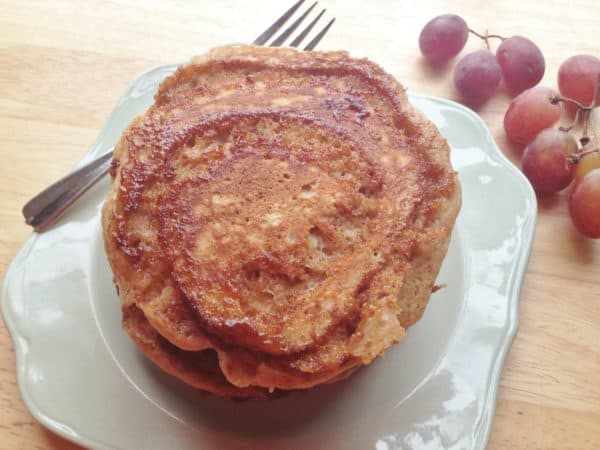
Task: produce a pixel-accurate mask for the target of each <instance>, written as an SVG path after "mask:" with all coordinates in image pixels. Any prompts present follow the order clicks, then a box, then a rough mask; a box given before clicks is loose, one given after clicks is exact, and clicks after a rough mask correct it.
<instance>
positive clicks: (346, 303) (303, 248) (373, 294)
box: [103, 46, 460, 397]
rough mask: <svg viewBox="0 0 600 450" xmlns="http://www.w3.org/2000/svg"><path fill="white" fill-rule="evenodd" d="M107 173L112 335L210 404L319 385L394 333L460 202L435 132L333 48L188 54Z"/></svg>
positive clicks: (413, 313) (373, 69) (423, 289)
mask: <svg viewBox="0 0 600 450" xmlns="http://www.w3.org/2000/svg"><path fill="white" fill-rule="evenodd" d="M111 175H112V189H111V191H110V193H109V195H108V198H107V201H106V203H105V205H104V208H103V230H104V241H105V247H106V252H107V255H108V259H109V262H110V264H111V267H112V269H113V273H114V279H115V283H116V285H117V287H118V290H119V295H120V298H121V301H122V309H123V317H124V319H123V322H124V328H125V329H126V330H127V331H128V333H129V334H130V335H131V337H132V338H133V340H134V341H135V342H136V343H137V344H138V346H139V348H140V349H141V350H142V351H143V352H144V353H145V354H146V355H147V356H148V357H149V358H150V359H151V360H153V361H154V362H155V363H156V364H157V365H159V366H160V367H161V368H163V369H164V370H165V371H167V372H169V373H171V374H173V375H175V376H176V377H178V378H180V379H182V380H183V381H185V382H187V383H189V384H191V385H193V386H196V387H198V388H200V389H204V390H207V391H210V392H214V393H216V394H220V395H224V396H236V397H257V396H265V395H269V393H271V392H273V391H274V390H293V389H305V388H309V387H311V386H315V385H317V384H322V383H328V382H332V381H335V380H337V379H339V378H341V377H344V376H346V375H348V374H349V373H350V372H351V371H353V370H354V369H356V368H358V367H360V366H361V365H365V364H368V363H370V362H371V361H372V360H373V359H374V358H376V357H377V356H378V355H381V354H382V353H384V352H385V350H386V349H387V348H389V347H390V346H391V345H392V344H394V343H397V342H399V341H400V340H401V339H402V337H403V336H404V333H405V329H406V328H407V327H409V326H410V325H412V324H413V323H414V322H416V321H417V320H418V319H419V318H420V317H421V315H422V314H423V310H424V308H425V305H426V304H427V301H428V299H429V296H430V294H431V290H432V287H433V284H434V280H435V277H436V275H437V273H438V271H439V267H440V265H441V262H442V260H443V258H444V255H445V253H446V249H447V246H448V242H449V238H450V233H451V231H452V226H453V224H454V220H455V218H456V215H457V213H458V209H459V206H460V188H459V184H458V180H457V177H456V175H455V172H454V171H453V169H452V167H451V165H450V162H449V148H448V145H447V143H446V141H445V139H444V138H443V137H442V136H441V135H440V133H439V132H438V130H437V129H436V128H435V126H434V125H433V124H432V123H431V122H429V121H428V120H426V119H425V118H424V117H423V116H422V115H421V114H420V113H419V112H417V111H416V110H415V109H414V108H413V107H412V106H411V105H410V104H409V103H408V100H407V97H406V95H405V93H404V90H403V89H402V87H401V86H400V84H399V83H398V82H397V81H396V80H394V79H393V78H392V77H391V76H390V75H388V74H386V73H385V72H384V71H383V70H382V69H381V68H380V67H379V66H377V65H375V64H373V63H372V62H370V61H368V60H365V59H353V58H351V57H349V56H348V54H347V53H345V52H329V53H323V52H300V51H296V50H293V49H282V48H263V47H251V46H241V47H221V48H216V49H213V50H211V51H210V52H209V53H208V54H207V55H205V56H201V57H196V58H194V59H192V61H191V62H190V63H189V64H187V65H186V66H184V67H182V68H180V69H178V70H177V72H176V73H175V74H173V75H172V76H170V77H169V78H167V79H166V80H165V81H164V82H163V83H162V85H161V86H160V88H159V90H158V92H157V94H156V96H155V102H154V104H153V105H152V106H151V107H150V108H149V109H148V111H146V113H144V114H143V115H141V116H140V117H138V118H136V119H135V120H134V121H133V122H132V123H131V124H130V126H129V127H128V128H127V129H126V130H125V132H124V133H123V136H122V137H121V140H120V141H119V143H118V145H117V146H116V148H115V154H114V159H113V165H112V169H111Z"/></svg>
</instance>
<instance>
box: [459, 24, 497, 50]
mask: <svg viewBox="0 0 600 450" xmlns="http://www.w3.org/2000/svg"><path fill="white" fill-rule="evenodd" d="M468 30H469V33H471V34H474V35H475V36H477V37H478V38H479V39H483V41H484V42H485V46H486V47H487V49H488V50H489V49H490V43H489V39H490V38H496V39H500V40H501V41H503V40H504V39H506V38H505V37H503V36H500V35H499V34H488V31H487V30H485V34H480V33H478V32H477V31H475V30H473V29H472V28H469V29H468Z"/></svg>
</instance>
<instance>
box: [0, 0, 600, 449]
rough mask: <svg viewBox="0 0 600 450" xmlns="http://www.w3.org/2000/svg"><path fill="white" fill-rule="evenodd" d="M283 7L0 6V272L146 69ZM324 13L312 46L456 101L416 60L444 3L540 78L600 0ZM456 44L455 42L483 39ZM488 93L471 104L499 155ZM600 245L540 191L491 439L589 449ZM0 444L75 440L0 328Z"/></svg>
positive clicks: (444, 79)
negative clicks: (35, 204) (540, 56)
mask: <svg viewBox="0 0 600 450" xmlns="http://www.w3.org/2000/svg"><path fill="white" fill-rule="evenodd" d="M287 3H290V2H287V1H286V2H281V1H275V0H273V1H268V0H253V1H251V2H243V1H241V0H235V1H234V0H221V1H219V2H209V1H205V2H202V1H195V2H188V1H183V0H180V1H177V0H173V1H166V0H152V1H144V2H139V1H134V0H114V1H108V2H107V1H100V0H88V1H85V2H81V1H76V0H55V1H35V0H27V1H6V0H2V1H0V152H1V158H0V159H1V160H2V161H3V163H2V164H0V229H1V230H2V233H1V234H0V271H1V272H2V273H4V271H5V270H6V267H7V265H8V263H9V262H10V260H11V259H12V257H13V256H14V254H15V253H16V251H17V250H18V248H19V246H20V245H21V243H22V242H23V241H24V240H25V238H26V237H27V236H28V235H29V233H30V230H29V228H28V227H26V226H25V225H24V223H23V219H22V217H21V214H20V209H21V206H22V205H23V204H24V202H25V201H26V200H27V199H29V198H30V197H31V196H32V195H33V194H35V193H37V192H38V191H39V190H40V189H42V188H43V187H45V186H46V185H47V184H48V183H50V182H52V181H54V180H55V179H56V178H58V177H59V176H61V175H63V174H65V173H66V172H68V171H69V169H70V168H71V167H72V166H73V165H74V163H75V162H76V161H77V160H78V159H79V158H80V157H81V156H82V155H83V154H84V152H85V151H86V149H87V148H88V147H89V146H90V144H91V143H92V142H93V140H94V138H95V136H96V135H97V133H98V130H99V129H100V128H101V127H102V125H103V122H104V121H105V120H106V118H107V117H108V115H109V114H110V112H111V110H112V108H113V106H114V105H115V103H116V101H117V99H118V97H119V95H120V94H121V93H122V91H123V90H124V89H125V88H126V86H127V85H128V84H129V83H130V82H131V81H132V80H133V79H134V78H135V76H136V75H138V74H139V73H140V72H142V71H144V70H145V69H147V68H149V67H151V66H153V65H156V64H161V63H165V62H173V61H184V60H186V59H188V58H189V57H190V55H192V54H194V53H199V52H203V51H204V50H206V49H208V48H210V47H212V46H215V45H219V44H223V43H231V42H247V41H250V40H251V39H252V38H253V37H255V35H256V34H258V33H259V32H260V31H262V29H264V28H265V27H266V26H267V25H268V23H269V22H270V21H271V18H272V17H275V16H276V15H277V14H279V13H280V12H281V11H282V10H283V9H284V7H285V6H286V4H287ZM322 3H323V5H324V6H326V7H327V8H328V10H329V11H330V12H335V15H336V17H337V22H336V24H335V26H334V27H333V29H332V31H331V32H330V33H329V35H328V36H327V38H326V39H325V40H324V41H323V43H322V45H321V47H320V48H322V49H338V48H344V49H348V50H350V52H351V53H352V54H353V55H355V56H368V57H369V58H371V59H373V60H374V61H377V62H379V63H380V64H382V65H383V66H384V67H385V69H386V70H388V71H390V72H391V73H393V74H394V75H395V76H396V77H397V78H398V79H399V80H400V81H401V82H402V83H403V84H404V85H406V86H407V87H408V88H409V89H411V90H414V91H419V92H424V93H429V94H433V95H439V96H443V97H447V98H451V99H455V97H456V94H455V92H454V90H453V88H452V71H451V65H450V67H448V68H447V69H445V70H442V71H441V72H435V71H432V70H430V69H429V68H428V67H427V66H426V65H424V64H423V61H422V59H421V57H420V54H419V51H418V48H417V39H418V34H419V31H420V29H421V27H422V26H423V25H424V24H425V22H427V20H429V19H430V18H431V17H433V16H435V15H437V14H441V13H446V12H456V13H459V14H461V15H463V16H464V17H465V18H466V19H467V21H468V22H469V25H470V26H471V27H473V28H475V29H477V30H481V31H483V30H485V29H486V28H489V29H490V32H495V33H499V34H503V35H511V34H523V35H526V36H528V37H529V38H531V39H532V40H534V41H535V42H537V43H538V44H539V46H540V47H541V49H542V51H543V52H544V54H545V56H546V63H547V69H546V75H545V77H544V80H543V84H546V85H549V86H555V85H556V70H557V68H558V65H559V64H560V63H561V61H562V60H564V59H565V58H566V57H568V56H570V55H572V54H575V53H592V54H596V56H600V54H599V53H600V48H599V47H598V38H597V34H598V23H600V2H597V1H595V0H572V1H570V2H562V1H558V0H547V1H545V2H542V3H541V2H538V1H534V0H501V1H500V0H491V1H488V2H481V1H477V0H456V1H454V2H453V6H452V7H451V8H452V11H449V10H448V8H449V7H448V6H446V3H447V2H445V1H442V0H435V1H429V2H420V1H406V2H396V1H392V0H389V1H383V0H382V1H377V2H376V1H373V2H365V1H364V0H349V1H341V0H339V1H333V0H323V1H322ZM481 47H482V43H481V42H478V41H477V40H475V39H470V40H469V43H468V44H467V50H468V49H476V48H481ZM509 101H510V97H509V95H508V94H507V92H506V91H505V89H504V88H502V87H501V89H500V91H499V92H498V94H497V95H496V96H495V97H494V98H493V99H492V100H491V101H489V102H488V103H487V104H485V105H484V106H483V107H482V108H480V110H479V113H480V115H481V116H482V117H483V119H484V120H485V121H486V123H487V124H488V126H489V127H490V129H491V130H492V133H493V135H494V137H495V139H496V141H497V142H498V144H499V145H500V147H501V148H502V149H503V151H504V152H505V154H506V155H507V156H509V158H511V159H512V160H513V161H518V159H519V152H520V149H519V148H517V147H515V146H512V145H511V144H510V143H508V142H507V140H506V138H505V136H504V133H503V131H502V117H503V114H504V111H505V110H506V107H507V105H508V103H509ZM599 424H600V242H598V241H591V240H587V239H584V238H582V237H581V236H580V235H578V234H577V233H576V232H575V231H574V230H573V228H572V226H571V224H570V221H569V217H568V214H567V212H566V195H565V194H561V195H558V196H555V197H553V198H550V199H544V200H541V201H540V212H539V217H538V226H537V234H536V238H535V242H534V246H533V252H532V255H531V260H530V263H529V267H528V271H527V276H526V278H525V283H524V286H523V291H522V295H521V306H520V329H519V333H518V335H517V338H516V340H515V342H514V345H513V347H512V349H511V351H510V354H509V356H508V359H507V361H506V366H505V369H504V372H503V375H502V380H501V387H500V391H499V395H498V404H497V409H496V414H495V419H494V426H493V430H492V434H491V438H490V442H489V448H490V449H504V448H512V449H597V448H600V426H598V425H599ZM0 448H2V449H38V448H39V449H73V448H78V447H76V446H74V445H72V444H69V443H67V442H66V441H64V440H62V439H61V438H59V437H57V436H55V435H53V434H52V433H51V432H49V431H46V430H45V429H43V428H42V427H41V426H40V425H39V424H37V423H36V422H35V420H34V419H33V418H32V417H31V415H30V414H29V413H28V412H27V411H26V409H25V407H24V405H23V403H22V401H21V399H20V396H19V392H18V389H17V382H16V376H15V360H14V353H13V348H12V344H11V340H10V338H9V336H8V333H7V331H6V329H5V328H4V326H3V325H2V326H0Z"/></svg>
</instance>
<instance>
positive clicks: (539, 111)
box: [504, 86, 561, 145]
mask: <svg viewBox="0 0 600 450" xmlns="http://www.w3.org/2000/svg"><path fill="white" fill-rule="evenodd" d="M555 95H557V93H556V92H555V91H554V90H552V89H550V88H547V87H543V86H536V87H533V88H531V89H528V90H526V91H525V92H522V93H521V94H519V95H517V96H516V97H515V98H514V99H513V101H512V102H511V103H510V106H509V107H508V110H507V111H506V114H505V115H504V131H506V135H507V136H508V138H509V139H510V140H511V141H513V142H516V143H517V144H524V145H527V144H529V143H530V142H531V141H532V140H533V138H534V137H536V136H537V134H538V133H539V132H540V131H542V130H543V129H545V128H549V127H551V126H552V125H553V124H554V123H556V121H557V120H558V119H560V110H561V106H560V103H557V104H555V105H553V104H552V103H550V99H551V98H552V97H553V96H555Z"/></svg>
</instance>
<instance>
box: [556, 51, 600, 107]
mask: <svg viewBox="0 0 600 450" xmlns="http://www.w3.org/2000/svg"><path fill="white" fill-rule="evenodd" d="M599 76H600V59H598V58H596V57H595V56H592V55H576V56H571V57H570V58H568V59H567V60H565V61H564V62H563V63H562V64H561V65H560V67H559V68H558V89H559V90H560V93H561V94H562V95H563V96H565V97H568V98H570V99H572V100H576V101H578V102H579V103H581V104H582V105H584V106H587V105H589V104H590V103H592V99H593V98H594V92H595V91H596V83H597V82H598V77H599ZM596 102H600V94H597V95H596ZM569 110H570V111H572V112H575V107H573V106H572V105H569Z"/></svg>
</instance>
